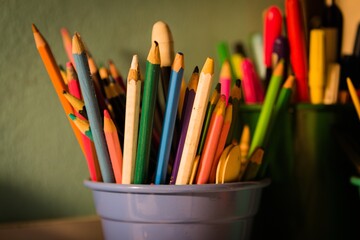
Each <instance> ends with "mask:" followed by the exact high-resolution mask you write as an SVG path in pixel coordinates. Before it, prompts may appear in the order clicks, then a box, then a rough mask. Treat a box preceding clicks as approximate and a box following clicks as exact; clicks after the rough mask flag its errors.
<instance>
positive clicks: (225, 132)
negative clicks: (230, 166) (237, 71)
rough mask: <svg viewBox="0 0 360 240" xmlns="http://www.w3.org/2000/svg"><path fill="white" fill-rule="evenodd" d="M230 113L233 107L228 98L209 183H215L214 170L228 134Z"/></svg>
mask: <svg viewBox="0 0 360 240" xmlns="http://www.w3.org/2000/svg"><path fill="white" fill-rule="evenodd" d="M232 113H233V105H232V98H231V97H230V98H229V101H228V105H227V106H226V109H225V117H224V123H223V126H222V129H221V133H220V137H219V142H218V144H217V147H216V151H215V157H214V160H213V163H212V166H211V172H210V177H209V183H215V181H216V169H217V165H218V163H219V160H220V156H221V153H222V152H223V151H224V149H225V144H226V138H227V136H228V134H229V130H230V126H231V121H232Z"/></svg>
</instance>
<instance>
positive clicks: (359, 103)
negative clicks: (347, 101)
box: [346, 78, 360, 120]
mask: <svg viewBox="0 0 360 240" xmlns="http://www.w3.org/2000/svg"><path fill="white" fill-rule="evenodd" d="M346 83H347V86H348V89H349V92H350V97H351V100H352V102H353V104H354V107H355V110H356V113H357V114H358V117H359V120H360V101H359V97H358V95H357V93H356V89H355V87H354V85H353V83H352V81H351V79H350V78H346Z"/></svg>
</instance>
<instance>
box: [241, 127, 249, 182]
mask: <svg viewBox="0 0 360 240" xmlns="http://www.w3.org/2000/svg"><path fill="white" fill-rule="evenodd" d="M250 142H251V134H250V127H249V125H247V124H245V125H244V126H243V130H242V133H241V138H240V143H239V148H240V161H241V168H240V174H239V181H241V180H242V177H243V175H244V173H245V169H246V168H247V165H248V163H249V158H248V153H249V148H250Z"/></svg>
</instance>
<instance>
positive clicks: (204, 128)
mask: <svg viewBox="0 0 360 240" xmlns="http://www.w3.org/2000/svg"><path fill="white" fill-rule="evenodd" d="M32 30H33V34H34V38H35V43H36V47H37V49H38V51H39V54H40V57H41V59H42V61H43V63H44V65H45V68H46V70H47V72H48V74H49V76H50V79H51V81H52V83H53V85H54V88H55V90H56V93H57V95H58V97H59V99H60V102H61V104H62V106H63V108H64V111H65V113H66V115H67V116H68V118H69V121H70V125H71V127H72V129H73V132H74V134H75V136H76V138H77V140H78V142H79V145H80V147H81V149H82V151H83V153H84V156H85V158H86V161H87V166H88V169H89V173H90V179H91V180H92V181H99V182H100V181H103V182H107V183H122V184H149V183H155V184H177V185H179V184H193V183H194V184H195V183H196V184H205V183H228V182H236V181H242V180H244V181H250V180H256V179H257V171H258V169H259V166H260V165H261V163H262V156H263V154H264V147H265V144H264V139H265V138H266V134H268V132H269V128H270V126H271V124H270V123H271V120H272V119H273V118H274V116H275V117H276V114H278V113H279V112H280V111H281V110H283V109H285V108H286V107H287V105H288V103H289V102H290V97H291V92H292V86H293V84H294V77H293V76H291V75H289V76H287V75H286V77H287V81H286V82H285V83H284V84H283V79H284V61H283V60H279V62H278V63H277V64H276V67H275V69H274V71H272V73H271V74H270V78H269V84H268V90H267V91H266V94H265V92H260V93H259V91H256V89H254V93H253V94H250V95H249V96H245V94H244V92H243V89H242V85H246V84H250V85H252V84H253V83H252V82H251V81H249V80H251V79H246V77H244V78H243V79H242V80H240V79H241V78H240V77H236V79H235V80H234V76H235V74H234V72H233V70H232V68H231V64H230V62H229V60H228V59H227V58H226V57H225V58H224V59H225V61H224V62H223V64H222V68H221V72H220V75H219V80H218V82H217V84H215V85H216V87H215V88H214V89H212V86H214V84H213V82H214V65H215V64H214V60H213V58H210V57H208V58H207V59H206V60H205V63H204V64H203V67H202V68H201V70H199V68H198V66H195V67H194V69H193V71H192V74H191V77H190V79H189V81H188V83H186V81H185V80H184V62H185V55H184V54H183V53H181V52H177V53H176V54H175V52H174V44H173V39H172V34H171V31H170V28H169V26H168V25H167V24H166V23H164V22H162V21H158V22H156V23H155V24H154V25H153V31H152V41H151V47H150V50H149V53H148V57H147V60H146V69H145V74H144V75H143V76H144V79H141V76H142V74H141V70H140V68H139V66H140V64H139V59H138V56H137V55H136V54H135V55H133V58H132V61H131V64H130V68H129V71H128V76H127V79H126V80H127V81H126V82H124V79H123V78H122V76H121V74H120V72H119V71H118V70H117V69H116V67H115V65H114V63H113V61H111V60H110V61H109V62H108V67H101V68H98V67H97V65H96V63H95V60H94V58H93V56H92V55H91V53H90V51H89V50H88V49H87V48H86V47H85V45H84V42H83V39H82V38H81V36H80V34H79V33H75V34H74V35H73V36H72V37H70V35H69V34H68V31H67V29H66V28H63V29H61V36H62V39H63V43H64V49H65V51H66V53H67V56H68V60H69V61H68V62H67V63H66V68H65V69H64V68H63V67H61V65H58V64H57V62H56V60H55V58H54V56H53V54H52V52H51V48H50V46H49V44H48V43H47V42H46V40H45V38H44V37H43V36H42V34H41V33H40V31H39V30H38V29H37V28H36V26H35V25H33V26H32ZM243 66H245V67H244V69H246V71H248V72H249V73H251V74H253V75H254V76H255V75H256V72H255V70H254V68H253V66H252V62H251V61H247V60H246V61H244V62H243ZM246 82H247V83H246ZM281 86H282V87H281ZM253 87H254V88H257V89H260V88H261V86H260V85H257V86H256V85H254V86H253ZM244 99H252V101H253V102H258V101H260V102H263V108H262V109H261V113H260V119H259V123H258V126H257V128H256V131H255V132H254V137H253V139H252V140H251V137H250V136H251V134H250V131H249V127H248V126H247V125H244V126H241V125H240V124H239V121H238V115H239V110H238V109H239V106H240V105H241V104H243V103H244ZM238 132H239V133H240V134H238Z"/></svg>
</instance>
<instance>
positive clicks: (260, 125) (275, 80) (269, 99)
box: [248, 60, 284, 157]
mask: <svg viewBox="0 0 360 240" xmlns="http://www.w3.org/2000/svg"><path fill="white" fill-rule="evenodd" d="M283 71H284V61H283V60H281V61H280V62H279V63H278V65H277V66H276V67H275V69H274V71H273V73H272V76H271V79H270V82H269V87H268V89H267V90H266V95H265V100H264V103H263V105H262V107H261V111H260V115H259V119H258V121H257V124H256V128H255V131H254V135H253V139H252V141H251V144H250V150H249V153H248V156H249V157H250V156H251V154H252V153H253V151H254V150H255V148H257V147H263V144H264V139H265V136H266V134H267V131H268V126H269V123H270V121H271V118H272V115H273V108H274V105H275V101H276V98H277V96H278V92H279V90H280V86H281V83H282V76H283Z"/></svg>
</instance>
